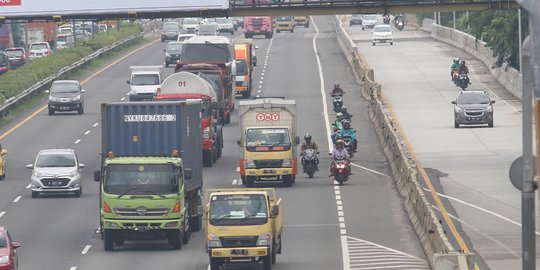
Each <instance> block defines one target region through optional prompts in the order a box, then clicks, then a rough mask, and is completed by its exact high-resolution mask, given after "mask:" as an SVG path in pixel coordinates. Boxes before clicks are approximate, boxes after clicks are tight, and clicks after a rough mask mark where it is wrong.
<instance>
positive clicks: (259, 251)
mask: <svg viewBox="0 0 540 270" xmlns="http://www.w3.org/2000/svg"><path fill="white" fill-rule="evenodd" d="M205 198H206V199H205V202H206V205H205V211H204V217H205V218H204V220H205V221H206V226H205V228H206V236H207V237H206V239H207V242H206V249H207V252H208V254H209V257H210V269H211V270H218V269H219V267H220V266H222V265H223V264H228V263H235V262H237V261H243V262H246V261H247V262H253V263H262V265H263V269H264V270H269V269H271V267H272V264H274V263H275V262H276V257H277V254H281V235H282V231H283V228H282V214H281V199H280V198H278V197H277V196H276V191H275V190H274V189H273V188H261V189H220V190H212V189H211V190H207V191H206V196H205Z"/></svg>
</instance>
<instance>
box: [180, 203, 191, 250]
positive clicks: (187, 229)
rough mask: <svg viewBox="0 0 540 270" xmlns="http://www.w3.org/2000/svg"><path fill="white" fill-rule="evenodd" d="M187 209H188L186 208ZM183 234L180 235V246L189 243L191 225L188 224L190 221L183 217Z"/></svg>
mask: <svg viewBox="0 0 540 270" xmlns="http://www.w3.org/2000/svg"><path fill="white" fill-rule="evenodd" d="M186 208H187V209H188V207H186ZM184 220H185V222H184V233H183V234H182V244H187V243H189V238H190V237H191V224H190V223H189V221H190V219H189V218H187V217H186V216H184Z"/></svg>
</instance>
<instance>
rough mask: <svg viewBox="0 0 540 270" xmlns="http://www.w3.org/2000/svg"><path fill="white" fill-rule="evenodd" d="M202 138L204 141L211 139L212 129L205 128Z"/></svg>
mask: <svg viewBox="0 0 540 270" xmlns="http://www.w3.org/2000/svg"><path fill="white" fill-rule="evenodd" d="M202 138H203V140H208V139H210V127H205V128H204V129H203V134H202Z"/></svg>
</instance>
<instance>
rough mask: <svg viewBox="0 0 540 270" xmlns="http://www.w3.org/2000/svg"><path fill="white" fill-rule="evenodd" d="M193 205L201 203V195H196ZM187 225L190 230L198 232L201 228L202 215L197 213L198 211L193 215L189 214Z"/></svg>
mask: <svg viewBox="0 0 540 270" xmlns="http://www.w3.org/2000/svg"><path fill="white" fill-rule="evenodd" d="M194 203H195V205H196V207H198V206H201V205H202V200H201V196H199V195H197V196H196V199H195V202H194ZM189 226H190V227H191V231H192V232H198V231H200V230H201V229H202V215H199V214H198V213H197V214H196V215H195V216H191V217H190V218H189Z"/></svg>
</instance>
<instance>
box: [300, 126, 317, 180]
mask: <svg viewBox="0 0 540 270" xmlns="http://www.w3.org/2000/svg"><path fill="white" fill-rule="evenodd" d="M307 149H313V150H315V152H316V153H317V154H318V153H319V147H318V146H317V143H315V142H313V141H311V134H309V133H306V135H304V142H303V143H302V146H300V156H303V155H304V151H306V150H307ZM302 169H303V170H304V172H306V164H305V161H304V158H302ZM315 170H316V171H318V170H319V158H316V160H315Z"/></svg>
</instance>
